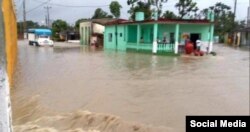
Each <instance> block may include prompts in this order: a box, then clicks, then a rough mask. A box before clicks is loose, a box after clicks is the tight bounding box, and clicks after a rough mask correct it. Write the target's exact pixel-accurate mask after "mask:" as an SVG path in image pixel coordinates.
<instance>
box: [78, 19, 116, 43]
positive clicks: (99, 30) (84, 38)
mask: <svg viewBox="0 0 250 132" xmlns="http://www.w3.org/2000/svg"><path fill="white" fill-rule="evenodd" d="M110 21H114V19H110V18H104V19H92V20H85V21H82V22H81V23H80V30H79V31H80V39H81V44H85V45H90V44H95V45H99V46H102V45H103V34H104V30H105V26H104V25H105V24H106V23H107V22H110Z"/></svg>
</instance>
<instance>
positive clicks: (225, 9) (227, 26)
mask: <svg viewBox="0 0 250 132" xmlns="http://www.w3.org/2000/svg"><path fill="white" fill-rule="evenodd" d="M209 10H211V11H213V12H214V18H215V34H216V35H218V36H220V38H223V36H224V35H225V33H228V32H232V31H233V30H234V29H235V26H236V24H235V22H234V13H233V12H232V11H231V7H230V6H228V5H226V4H224V3H221V2H217V3H216V4H215V5H214V6H210V7H209V8H206V9H204V10H203V12H204V14H203V15H206V13H207V12H208V11H209ZM220 41H223V40H220Z"/></svg>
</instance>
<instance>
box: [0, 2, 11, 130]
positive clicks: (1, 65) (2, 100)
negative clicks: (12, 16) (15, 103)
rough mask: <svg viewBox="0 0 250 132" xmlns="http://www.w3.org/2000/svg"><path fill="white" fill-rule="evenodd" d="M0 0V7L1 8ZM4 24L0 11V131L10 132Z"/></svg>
mask: <svg viewBox="0 0 250 132" xmlns="http://www.w3.org/2000/svg"><path fill="white" fill-rule="evenodd" d="M2 3H3V2H2V0H0V7H1V8H2V6H3V5H2ZM4 33H5V26H4V18H3V12H2V10H1V11H0V132H11V131H12V127H11V105H10V94H9V83H8V77H7V67H6V63H7V62H6V51H5V49H6V45H5V34H4Z"/></svg>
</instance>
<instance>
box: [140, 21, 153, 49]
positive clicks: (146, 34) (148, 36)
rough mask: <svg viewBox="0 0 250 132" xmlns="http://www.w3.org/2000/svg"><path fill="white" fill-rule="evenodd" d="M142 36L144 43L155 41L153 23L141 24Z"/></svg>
mask: <svg viewBox="0 0 250 132" xmlns="http://www.w3.org/2000/svg"><path fill="white" fill-rule="evenodd" d="M141 36H142V37H143V40H144V43H148V44H152V43H153V25H141Z"/></svg>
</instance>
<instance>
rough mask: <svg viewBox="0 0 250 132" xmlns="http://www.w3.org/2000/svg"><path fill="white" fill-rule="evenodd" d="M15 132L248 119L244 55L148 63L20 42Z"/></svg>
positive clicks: (225, 51)
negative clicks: (199, 117) (216, 118)
mask: <svg viewBox="0 0 250 132" xmlns="http://www.w3.org/2000/svg"><path fill="white" fill-rule="evenodd" d="M18 46H19V51H18V62H17V66H16V67H17V69H16V71H15V81H14V86H13V88H12V89H11V94H12V95H11V96H12V109H13V122H14V126H15V128H14V130H15V131H17V132H19V131H20V132H21V131H22V130H23V131H25V130H26V131H28V130H30V131H35V130H38V129H40V130H44V131H45V130H47V131H49V132H50V131H51V132H54V131H58V132H61V131H70V130H71V131H72V132H73V130H75V131H77V132H78V131H79V132H81V131H84V130H100V131H108V132H112V131H119V132H123V131H124V132H129V131H141V132H149V131H150V132H153V131H154V132H155V131H157V132H158V131H162V132H165V131H174V132H184V131H185V116H186V115H248V114H249V51H244V50H240V49H233V48H231V47H226V46H223V45H215V49H214V50H215V51H216V52H217V56H211V55H208V56H204V57H195V56H180V57H172V56H154V55H151V54H141V53H131V52H122V51H119V52H116V51H103V50H95V49H93V48H88V47H80V48H78V47H74V48H55V47H54V48H53V47H39V48H38V47H33V46H28V43H27V42H25V41H19V44H18Z"/></svg>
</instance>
